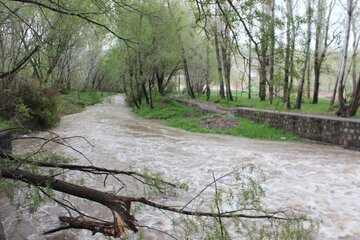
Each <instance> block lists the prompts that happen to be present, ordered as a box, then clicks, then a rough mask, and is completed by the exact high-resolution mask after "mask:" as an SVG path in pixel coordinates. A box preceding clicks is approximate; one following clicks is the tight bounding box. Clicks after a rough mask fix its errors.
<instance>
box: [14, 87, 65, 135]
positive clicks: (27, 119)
mask: <svg viewBox="0 0 360 240" xmlns="http://www.w3.org/2000/svg"><path fill="white" fill-rule="evenodd" d="M57 94H58V93H57V91H56V90H55V89H52V88H46V89H37V88H35V87H33V86H31V85H27V84H26V85H21V86H20V87H19V90H18V99H20V101H21V103H20V104H18V105H17V108H18V109H19V110H21V111H20V112H19V111H17V113H18V114H17V115H16V116H15V117H16V119H17V120H18V121H20V122H21V123H22V124H23V125H24V126H26V127H40V128H49V127H52V126H54V125H55V124H56V123H57V122H58V121H59V120H60V116H59V114H58V112H57V101H56V97H57Z"/></svg>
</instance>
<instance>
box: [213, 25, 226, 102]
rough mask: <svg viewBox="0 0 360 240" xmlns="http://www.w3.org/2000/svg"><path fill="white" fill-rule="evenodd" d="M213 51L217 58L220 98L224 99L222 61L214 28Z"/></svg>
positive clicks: (217, 34) (217, 36) (217, 35)
mask: <svg viewBox="0 0 360 240" xmlns="http://www.w3.org/2000/svg"><path fill="white" fill-rule="evenodd" d="M214 40H215V52H216V60H217V70H218V77H219V84H220V99H225V89H224V78H223V69H222V62H221V56H220V47H219V45H220V44H219V33H218V31H217V30H216V32H215V36H214Z"/></svg>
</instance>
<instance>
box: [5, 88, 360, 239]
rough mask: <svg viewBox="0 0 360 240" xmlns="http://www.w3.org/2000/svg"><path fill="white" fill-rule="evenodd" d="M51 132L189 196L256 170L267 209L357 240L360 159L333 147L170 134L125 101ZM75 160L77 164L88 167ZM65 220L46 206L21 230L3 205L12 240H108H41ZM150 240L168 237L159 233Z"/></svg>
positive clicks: (143, 219) (323, 235) (152, 219)
mask: <svg viewBox="0 0 360 240" xmlns="http://www.w3.org/2000/svg"><path fill="white" fill-rule="evenodd" d="M52 131H53V132H56V133H58V134H59V135H61V136H84V137H86V139H88V140H89V141H90V142H91V143H93V144H94V146H93V147H90V146H89V145H88V144H87V143H86V142H85V141H83V140H82V139H74V140H72V141H71V144H72V146H74V147H76V148H77V149H79V150H81V151H82V152H83V153H84V154H85V155H86V156H87V157H88V158H89V159H90V160H91V161H92V163H93V164H95V165H97V166H102V167H108V168H117V169H128V168H130V167H131V168H132V169H135V170H141V169H143V168H145V167H146V168H149V169H150V170H152V171H158V172H160V173H162V174H163V176H164V177H165V179H168V180H174V179H178V180H180V181H186V182H188V183H189V185H190V190H189V192H188V193H187V194H189V195H191V194H195V193H197V192H198V191H200V190H201V189H202V188H203V187H204V186H205V185H206V184H208V183H209V182H210V181H211V180H212V173H214V174H215V175H216V176H220V175H222V174H225V173H227V172H230V171H231V170H232V169H233V168H234V166H237V165H241V164H246V163H253V164H255V165H256V166H258V167H259V168H261V169H262V170H263V172H264V174H265V177H266V182H265V183H264V184H263V186H264V188H265V190H266V197H265V198H264V200H263V203H264V205H265V206H268V207H271V208H272V209H278V208H284V207H286V208H294V209H297V210H300V211H301V212H304V213H307V214H309V215H310V216H311V217H312V218H314V219H316V220H321V224H320V228H319V231H318V233H317V234H316V239H360V211H359V209H360V152H357V151H351V150H345V149H343V148H340V147H335V146H325V145H319V144H310V143H309V144H304V143H287V142H270V141H260V140H249V139H246V138H241V137H231V136H221V135H212V134H196V133H190V132H186V131H183V130H179V129H174V128H169V127H166V126H164V125H162V124H161V123H159V122H157V121H150V120H145V119H140V118H138V117H136V116H134V114H133V113H132V112H131V110H130V109H129V108H128V107H127V106H126V103H125V101H124V97H123V96H122V95H116V96H113V97H111V98H110V100H108V101H105V102H104V103H102V104H97V105H95V106H91V107H88V108H86V110H85V111H83V112H81V113H77V114H72V115H67V116H64V117H63V118H62V120H61V122H60V123H59V125H58V126H57V127H56V128H54V129H52ZM40 134H45V133H40ZM26 144H27V143H26V142H21V141H20V142H17V143H15V146H14V147H15V149H26V148H27V146H26ZM54 151H59V152H61V153H65V154H68V151H69V150H65V149H63V148H54ZM69 154H70V153H69ZM78 157H79V160H78V162H76V163H82V164H86V163H87V160H85V159H83V158H81V157H80V156H78ZM70 177H73V178H76V177H77V176H70ZM86 185H87V186H90V187H95V186H99V182H98V180H96V179H95V180H90V181H89V182H86ZM188 198H189V196H187V197H184V199H181V197H180V198H179V199H177V200H176V201H178V203H179V204H180V203H182V204H184V203H186V202H187V199H188ZM79 202H81V201H79ZM64 213H66V212H64V211H63V210H61V209H59V208H58V207H56V206H54V205H53V204H50V203H47V204H45V205H44V206H42V207H40V209H39V211H38V212H37V213H36V214H34V215H29V214H27V213H19V214H18V216H19V217H20V218H21V219H22V220H21V221H20V222H19V221H18V220H17V217H16V214H14V209H13V208H11V207H9V204H8V202H7V201H6V200H5V199H4V198H3V197H2V198H1V206H0V218H1V219H2V222H3V224H4V227H5V231H6V234H7V235H8V237H9V239H93V238H96V239H105V238H104V237H102V236H100V235H99V234H97V235H95V236H94V237H92V236H91V234H89V233H88V232H86V231H75V230H72V231H64V232H62V233H57V234H53V235H48V236H42V235H41V233H42V232H43V231H45V230H49V229H50V228H55V227H57V226H59V225H58V224H59V222H58V220H57V214H64ZM154 214H155V213H154ZM136 217H137V219H138V220H139V223H141V224H147V225H150V226H153V227H158V228H160V229H162V230H164V231H169V230H171V225H170V224H168V221H167V219H166V218H165V217H164V216H162V215H159V214H155V215H153V214H152V212H151V211H150V212H149V211H148V212H147V213H139V214H138V215H136ZM145 239H167V237H166V236H165V235H163V237H159V236H158V235H156V234H155V233H154V234H153V235H152V234H148V235H146V237H145Z"/></svg>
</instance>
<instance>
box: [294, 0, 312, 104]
mask: <svg viewBox="0 0 360 240" xmlns="http://www.w3.org/2000/svg"><path fill="white" fill-rule="evenodd" d="M311 2H312V1H311V0H308V2H307V12H306V14H307V18H306V19H307V21H306V22H307V31H306V47H305V48H306V49H305V59H304V65H303V69H302V72H301V80H300V84H299V86H298V91H297V96H296V103H295V106H294V108H295V109H300V108H301V101H302V98H303V91H304V84H305V78H306V73H307V72H308V68H309V67H310V66H309V65H310V64H309V62H310V43H311V16H312V7H311Z"/></svg>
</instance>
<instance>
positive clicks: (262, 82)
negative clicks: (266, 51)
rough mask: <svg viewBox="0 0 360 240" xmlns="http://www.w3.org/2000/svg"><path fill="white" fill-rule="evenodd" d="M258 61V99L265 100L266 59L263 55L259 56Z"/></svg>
mask: <svg viewBox="0 0 360 240" xmlns="http://www.w3.org/2000/svg"><path fill="white" fill-rule="evenodd" d="M261 58H262V60H261V61H260V83H259V98H260V101H265V100H266V59H265V56H264V55H263V56H261Z"/></svg>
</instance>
